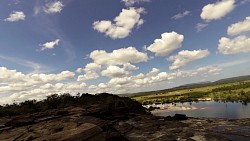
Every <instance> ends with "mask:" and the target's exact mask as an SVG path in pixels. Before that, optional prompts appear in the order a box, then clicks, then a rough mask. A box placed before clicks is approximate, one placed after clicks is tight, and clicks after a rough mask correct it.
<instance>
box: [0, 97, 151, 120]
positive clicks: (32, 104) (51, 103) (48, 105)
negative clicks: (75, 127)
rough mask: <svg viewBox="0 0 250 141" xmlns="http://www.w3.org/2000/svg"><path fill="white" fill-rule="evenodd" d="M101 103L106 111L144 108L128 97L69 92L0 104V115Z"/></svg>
mask: <svg viewBox="0 0 250 141" xmlns="http://www.w3.org/2000/svg"><path fill="white" fill-rule="evenodd" d="M96 104H98V105H102V106H101V107H103V108H104V109H106V110H107V111H115V110H119V109H121V108H122V109H126V110H127V111H126V112H135V113H145V112H146V109H145V108H144V107H143V106H142V105H141V104H140V103H139V102H137V101H135V100H132V99H130V98H128V97H119V96H117V95H112V94H107V93H102V94H97V95H91V94H82V95H81V96H80V95H78V96H71V95H70V94H63V95H57V94H53V95H50V96H48V97H47V98H46V99H44V100H42V101H36V100H28V101H24V102H22V103H19V104H16V103H14V104H11V105H8V104H7V105H4V106H0V116H13V115H25V114H29V113H35V112H44V111H47V110H50V109H60V108H66V107H70V106H73V107H74V106H78V107H79V106H83V107H84V106H85V107H86V106H91V105H96Z"/></svg>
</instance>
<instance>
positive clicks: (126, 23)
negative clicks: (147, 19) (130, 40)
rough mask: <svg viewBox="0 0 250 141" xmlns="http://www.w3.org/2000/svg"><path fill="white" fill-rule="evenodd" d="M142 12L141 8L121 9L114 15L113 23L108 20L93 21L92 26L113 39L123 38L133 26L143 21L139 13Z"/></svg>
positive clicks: (139, 24)
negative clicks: (117, 14)
mask: <svg viewBox="0 0 250 141" xmlns="http://www.w3.org/2000/svg"><path fill="white" fill-rule="evenodd" d="M144 12H145V10H144V9H143V8H134V7H130V8H129V9H122V12H121V13H120V14H119V16H117V17H115V19H114V23H112V22H111V21H108V20H102V21H95V22H94V23H93V28H94V29H95V30H97V31H99V32H101V33H105V35H107V36H109V37H111V38H113V39H121V38H125V37H127V36H129V34H130V33H131V31H132V29H133V28H134V27H135V26H137V27H139V26H141V25H142V24H143V23H144V21H143V19H141V14H142V13H144Z"/></svg>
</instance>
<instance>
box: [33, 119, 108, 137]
mask: <svg viewBox="0 0 250 141" xmlns="http://www.w3.org/2000/svg"><path fill="white" fill-rule="evenodd" d="M105 138H106V135H105V133H103V132H102V129H101V128H100V127H99V126H97V125H95V124H91V123H85V124H82V125H81V126H79V127H77V128H74V129H70V130H64V131H62V132H58V133H56V134H52V135H47V136H44V137H42V138H37V139H36V141H48V140H54V141H105Z"/></svg>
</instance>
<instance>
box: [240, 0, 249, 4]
mask: <svg viewBox="0 0 250 141" xmlns="http://www.w3.org/2000/svg"><path fill="white" fill-rule="evenodd" d="M248 2H250V0H241V2H240V4H246V3H248Z"/></svg>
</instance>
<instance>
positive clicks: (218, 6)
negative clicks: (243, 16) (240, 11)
mask: <svg viewBox="0 0 250 141" xmlns="http://www.w3.org/2000/svg"><path fill="white" fill-rule="evenodd" d="M234 8H235V0H221V1H218V2H216V3H213V4H208V5H206V6H204V7H203V9H202V13H201V15H200V16H201V18H202V19H203V20H207V21H211V20H218V19H220V18H222V17H224V16H226V15H227V14H229V13H230V12H232V11H233V9H234Z"/></svg>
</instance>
